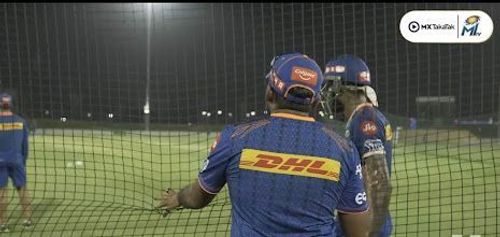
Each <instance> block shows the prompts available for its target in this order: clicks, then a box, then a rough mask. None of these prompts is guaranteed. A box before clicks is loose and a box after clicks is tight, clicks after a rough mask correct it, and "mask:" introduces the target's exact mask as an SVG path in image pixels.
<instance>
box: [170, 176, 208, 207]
mask: <svg viewBox="0 0 500 237" xmlns="http://www.w3.org/2000/svg"><path fill="white" fill-rule="evenodd" d="M214 196H215V195H210V194H207V193H205V192H204V191H203V190H202V189H201V188H200V186H199V184H198V182H194V183H192V184H190V185H188V186H186V187H184V188H183V189H182V190H181V191H180V192H179V194H178V199H179V204H180V205H181V206H182V207H184V208H189V209H200V208H204V207H206V206H207V205H208V204H209V203H210V202H211V201H212V199H213V197H214Z"/></svg>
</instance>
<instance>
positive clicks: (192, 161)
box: [0, 130, 500, 236]
mask: <svg viewBox="0 0 500 237" xmlns="http://www.w3.org/2000/svg"><path fill="white" fill-rule="evenodd" d="M214 135H215V134H213V133H211V134H208V133H196V132H189V133H188V132H174V131H169V132H162V133H151V134H147V135H146V134H141V133H140V132H138V131H135V132H133V131H131V132H121V133H109V132H100V131H93V132H91V131H82V130H67V131H66V132H65V133H64V135H63V134H62V133H59V134H58V135H36V136H33V137H32V138H31V149H30V150H31V153H30V160H29V161H28V185H29V186H28V188H29V189H30V190H31V194H32V196H33V204H34V221H35V226H34V228H33V229H32V230H29V231H25V230H23V229H22V228H21V225H20V224H21V221H22V220H21V218H20V210H19V209H20V208H19V205H17V203H18V199H17V196H16V195H15V193H14V192H10V193H9V196H10V205H9V212H8V216H9V224H10V225H11V227H12V229H13V232H12V233H10V234H8V236H147V235H158V236H224V235H229V223H230V205H229V203H228V195H227V190H226V189H224V190H223V192H222V193H221V194H219V195H218V196H217V197H216V199H215V200H214V201H213V202H212V204H210V205H209V206H208V207H206V208H204V209H202V210H181V211H177V212H175V213H172V214H170V215H169V216H168V217H167V218H162V217H160V215H159V214H158V213H156V212H154V211H152V207H153V206H154V204H155V202H154V201H153V197H154V196H157V195H158V194H159V192H160V191H161V190H162V189H163V188H164V187H166V186H169V187H172V188H174V189H179V188H180V187H181V186H183V185H186V184H188V183H189V182H191V181H192V180H194V178H195V177H196V175H197V172H198V170H199V168H200V166H201V164H202V161H203V160H204V158H205V156H206V155H207V153H208V148H209V146H210V144H211V143H212V141H213V139H214ZM499 150H500V146H499V145H498V144H496V143H493V142H492V141H489V142H484V143H482V144H479V145H467V146H463V145H462V146H461V147H457V146H452V145H446V144H443V143H440V144H420V145H417V146H410V145H407V146H402V145H401V144H400V146H397V148H396V149H395V163H394V167H393V173H392V180H393V184H394V192H393V198H392V204H391V213H392V216H393V217H394V225H395V227H394V232H393V233H394V236H451V235H452V234H464V236H468V235H470V234H481V235H482V236H497V235H498V234H497V233H500V227H499V226H500V223H499V222H500V220H499V218H498V217H497V213H500V198H499V196H500V195H499V194H500V175H497V174H500V168H499V163H500V161H498V155H496V153H497V152H498V151H499ZM495 159H496V160H495ZM77 160H81V161H83V162H84V166H83V167H67V165H68V163H70V164H71V162H74V161H77ZM0 236H3V235H2V234H0Z"/></svg>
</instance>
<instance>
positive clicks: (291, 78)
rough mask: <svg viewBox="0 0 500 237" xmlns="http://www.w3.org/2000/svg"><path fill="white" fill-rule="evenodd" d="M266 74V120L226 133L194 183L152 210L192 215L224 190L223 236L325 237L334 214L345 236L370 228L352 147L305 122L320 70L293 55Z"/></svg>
mask: <svg viewBox="0 0 500 237" xmlns="http://www.w3.org/2000/svg"><path fill="white" fill-rule="evenodd" d="M271 67H272V68H271V71H270V72H269V73H268V74H267V76H266V80H267V84H268V86H267V89H266V96H265V99H266V105H267V106H268V109H269V110H270V112H271V114H270V116H268V117H266V118H264V119H259V120H255V121H251V122H247V123H243V124H239V125H229V126H226V127H225V128H224V129H223V131H222V132H221V133H219V135H218V136H217V138H216V140H215V142H214V143H213V145H212V148H211V151H210V154H209V156H208V158H207V159H206V161H205V163H204V165H203V167H202V169H201V171H200V173H199V175H198V179H197V180H196V181H195V182H194V183H192V184H190V185H187V186H186V187H184V188H183V189H182V190H181V191H180V192H178V193H177V192H176V191H174V190H171V189H168V190H166V191H165V192H163V193H162V196H161V197H160V198H157V200H159V204H158V206H157V207H158V208H162V209H165V210H167V211H170V210H173V209H176V208H178V207H184V208H190V209H199V208H203V207H205V206H207V205H208V204H209V203H210V202H211V201H212V200H213V198H214V197H215V196H216V195H217V193H219V192H220V191H221V190H222V188H223V187H224V186H225V184H226V183H227V184H228V190H229V196H230V199H231V205H232V210H231V211H232V212H231V217H232V221H231V236H333V235H334V229H335V224H334V219H333V217H334V211H335V210H337V212H339V213H340V214H339V220H340V224H342V226H343V229H344V231H345V232H346V233H347V234H348V235H349V236H366V234H367V233H368V231H369V228H370V227H371V224H370V223H369V219H368V215H367V214H365V212H366V211H367V209H368V203H367V201H366V194H365V190H364V186H363V182H362V178H361V164H360V158H359V154H358V152H357V150H356V148H355V146H354V145H353V144H352V143H351V142H348V141H347V139H344V138H343V137H341V136H339V135H337V134H336V133H334V132H333V131H332V130H330V129H327V128H326V127H325V126H324V125H323V124H322V123H319V122H316V121H315V119H314V118H313V117H310V116H309V114H310V113H311V111H313V109H314V108H315V107H316V106H319V102H320V98H321V97H320V94H319V92H320V88H321V84H322V82H323V75H322V71H321V68H320V67H319V66H318V65H317V64H316V62H315V61H314V60H312V59H311V58H309V57H307V56H306V55H303V54H301V53H289V54H284V55H281V56H277V57H275V58H274V60H273V61H272V63H271Z"/></svg>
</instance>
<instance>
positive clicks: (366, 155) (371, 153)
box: [363, 151, 385, 158]
mask: <svg viewBox="0 0 500 237" xmlns="http://www.w3.org/2000/svg"><path fill="white" fill-rule="evenodd" d="M372 155H385V151H370V152H367V153H365V154H363V158H366V157H368V156H372Z"/></svg>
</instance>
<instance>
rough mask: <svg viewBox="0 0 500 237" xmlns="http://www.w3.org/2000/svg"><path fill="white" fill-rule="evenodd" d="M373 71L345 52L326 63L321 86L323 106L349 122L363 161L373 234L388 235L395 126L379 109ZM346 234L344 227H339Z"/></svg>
mask: <svg viewBox="0 0 500 237" xmlns="http://www.w3.org/2000/svg"><path fill="white" fill-rule="evenodd" d="M370 85H371V78H370V71H369V69H368V67H367V65H366V63H365V62H364V61H363V60H361V59H360V58H358V57H355V56H352V55H344V56H341V57H339V58H337V59H334V60H331V61H329V62H328V63H327V65H326V68H325V83H324V84H323V87H322V96H323V101H322V103H323V107H324V109H325V110H326V112H327V113H330V114H333V115H334V117H335V118H336V119H339V120H341V121H343V122H347V125H346V134H345V136H346V137H347V138H348V139H349V140H351V141H352V142H353V143H354V144H355V146H356V147H357V148H358V151H359V153H360V157H361V160H362V162H361V164H362V173H363V175H362V177H363V179H364V183H365V188H366V192H367V197H368V201H369V203H370V204H371V207H370V209H369V210H370V213H371V217H372V223H373V225H374V226H373V228H372V229H373V232H372V233H370V236H389V235H390V233H391V231H392V221H391V217H390V215H389V203H390V195H391V191H392V187H391V184H390V180H389V178H390V173H391V163H392V142H391V140H392V129H391V125H390V124H389V121H388V120H387V119H386V117H385V116H384V115H383V114H382V113H381V112H380V111H379V110H378V109H377V107H378V101H377V96H376V93H375V90H373V88H372V87H371V86H370ZM337 234H338V236H343V232H342V228H340V226H338V228H337Z"/></svg>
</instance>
